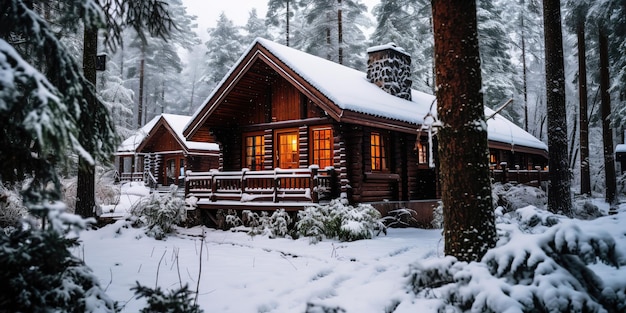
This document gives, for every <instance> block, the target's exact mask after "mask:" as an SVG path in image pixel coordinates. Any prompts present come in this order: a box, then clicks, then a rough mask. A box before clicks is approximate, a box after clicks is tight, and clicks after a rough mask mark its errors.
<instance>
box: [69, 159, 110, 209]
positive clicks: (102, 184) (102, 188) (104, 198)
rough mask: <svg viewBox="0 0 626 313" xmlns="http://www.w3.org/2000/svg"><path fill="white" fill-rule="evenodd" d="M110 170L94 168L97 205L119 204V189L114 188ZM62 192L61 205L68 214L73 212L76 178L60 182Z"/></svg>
mask: <svg viewBox="0 0 626 313" xmlns="http://www.w3.org/2000/svg"><path fill="white" fill-rule="evenodd" d="M111 172H112V171H111V170H107V169H106V168H104V167H101V166H97V167H96V176H95V178H96V180H95V184H96V185H95V187H94V191H95V200H96V204H97V205H109V204H116V203H117V202H119V198H120V195H121V191H120V187H119V186H115V185H114V183H113V178H112V177H111V175H112V174H111ZM61 183H62V189H61V190H62V192H63V203H65V204H66V205H67V206H68V208H69V211H68V212H70V213H73V212H74V208H75V207H76V188H77V186H76V184H77V178H76V177H73V178H67V179H63V180H62V181H61Z"/></svg>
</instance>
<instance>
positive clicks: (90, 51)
mask: <svg viewBox="0 0 626 313" xmlns="http://www.w3.org/2000/svg"><path fill="white" fill-rule="evenodd" d="M83 36H84V39H83V75H84V76H85V78H86V79H87V80H88V81H89V82H90V83H91V84H92V86H91V87H92V88H93V93H91V92H89V90H83V97H84V98H85V101H87V103H88V104H89V106H90V107H94V106H95V103H96V98H95V90H96V55H97V53H98V29H97V28H94V27H85V29H84V33H83ZM89 114H90V112H81V113H80V117H79V120H80V125H87V124H88V123H89V120H90V118H89ZM90 129H91V128H90V127H83V129H82V130H81V132H80V133H79V135H78V141H79V142H80V144H81V145H82V146H83V148H85V149H86V150H87V151H93V143H92V142H91V141H90V140H91V137H92V136H91V131H90ZM95 197H96V193H95V164H92V163H90V162H89V161H88V160H86V159H85V158H84V157H83V156H82V155H80V154H79V155H78V178H77V183H76V210H75V213H76V214H77V215H80V216H82V217H93V216H94V208H95V206H96V199H95Z"/></svg>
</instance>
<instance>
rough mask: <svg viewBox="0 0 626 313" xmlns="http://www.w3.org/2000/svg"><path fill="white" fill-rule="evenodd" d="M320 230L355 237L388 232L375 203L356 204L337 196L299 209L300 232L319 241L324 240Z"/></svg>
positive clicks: (342, 237) (330, 235) (349, 238)
mask: <svg viewBox="0 0 626 313" xmlns="http://www.w3.org/2000/svg"><path fill="white" fill-rule="evenodd" d="M322 225H323V226H322ZM320 230H322V234H323V235H324V236H325V237H326V238H337V239H339V240H341V241H354V240H359V239H371V238H372V237H373V236H374V235H378V234H379V233H380V232H385V233H386V231H387V228H386V226H385V224H384V223H383V222H382V220H381V216H380V212H378V210H376V209H375V208H374V207H372V206H371V205H369V204H365V205H363V204H359V205H358V206H357V207H353V206H351V205H348V204H347V203H346V202H345V201H342V200H338V199H336V200H332V201H331V202H330V203H329V204H327V205H323V206H318V207H309V208H307V209H305V210H303V211H300V212H298V221H297V222H296V231H297V233H298V234H299V235H302V236H307V237H312V238H313V239H312V242H317V241H319V240H321V234H320Z"/></svg>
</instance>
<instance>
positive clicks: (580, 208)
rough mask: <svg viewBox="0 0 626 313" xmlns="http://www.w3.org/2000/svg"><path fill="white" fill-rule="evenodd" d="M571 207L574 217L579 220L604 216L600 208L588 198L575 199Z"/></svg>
mask: <svg viewBox="0 0 626 313" xmlns="http://www.w3.org/2000/svg"><path fill="white" fill-rule="evenodd" d="M572 209H573V210H574V217H575V218H578V219H581V220H593V219H596V218H598V217H600V216H604V213H602V211H601V210H600V208H598V206H597V205H595V204H593V203H591V201H589V199H581V200H578V201H575V202H574V205H573V208H572Z"/></svg>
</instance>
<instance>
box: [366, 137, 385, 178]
mask: <svg viewBox="0 0 626 313" xmlns="http://www.w3.org/2000/svg"><path fill="white" fill-rule="evenodd" d="M383 139H384V138H383V137H381V135H380V133H377V132H372V133H371V135H370V153H371V158H372V171H383V170H386V169H387V154H386V151H385V149H386V147H385V144H384V140H383Z"/></svg>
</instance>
